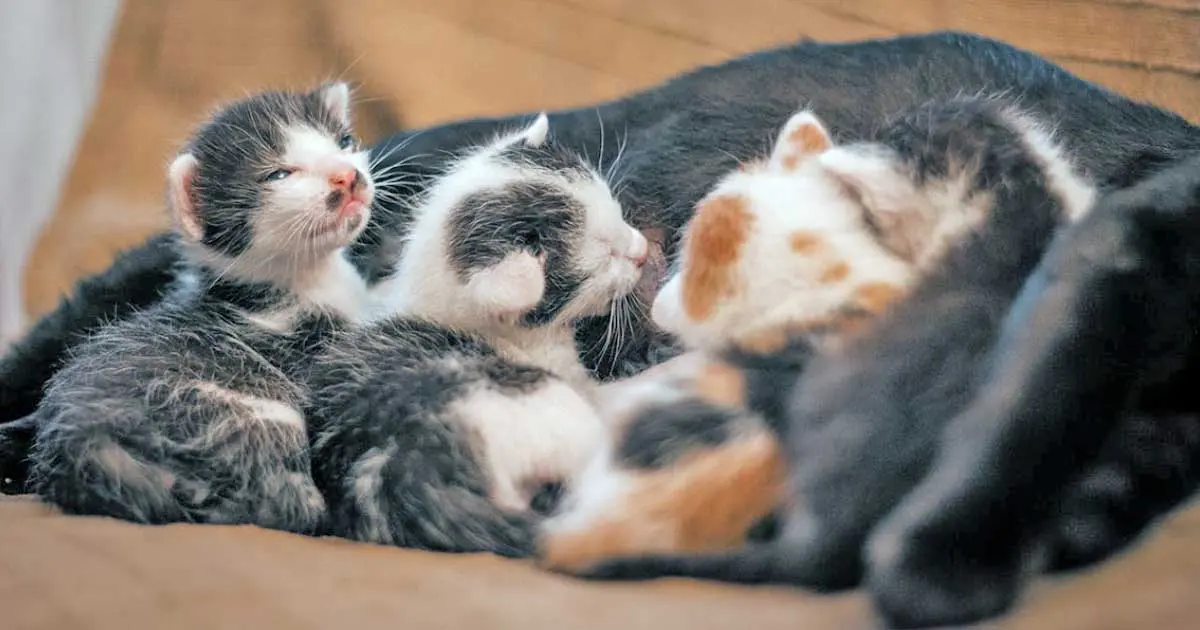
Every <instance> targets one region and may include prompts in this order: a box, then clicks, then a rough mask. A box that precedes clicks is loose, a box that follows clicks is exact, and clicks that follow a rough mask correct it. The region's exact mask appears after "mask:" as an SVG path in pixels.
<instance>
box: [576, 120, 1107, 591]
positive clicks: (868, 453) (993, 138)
mask: <svg viewBox="0 0 1200 630" xmlns="http://www.w3.org/2000/svg"><path fill="white" fill-rule="evenodd" d="M800 116H804V114H801V115H800ZM795 121H796V119H793V122H795ZM785 134H792V135H794V136H795V137H796V138H797V139H799V140H801V141H802V144H803V146H806V147H814V148H815V149H816V150H813V151H804V152H799V154H797V155H786V154H785V155H783V156H781V159H780V160H779V162H778V166H776V167H775V168H777V169H778V170H779V173H780V174H779V176H778V177H779V182H780V184H781V186H782V184H783V183H785V182H788V181H789V179H788V178H789V177H790V178H792V180H791V181H792V182H793V184H792V185H793V187H792V188H791V189H790V191H789V190H788V189H786V188H783V187H780V188H777V189H776V190H777V191H778V195H779V196H778V199H781V200H786V202H785V204H784V205H782V206H780V207H781V208H783V210H781V211H779V212H777V213H773V214H772V215H770V217H764V216H763V215H762V214H760V213H753V214H752V213H751V212H750V211H748V210H747V208H754V207H756V204H755V203H754V200H755V196H754V194H755V193H758V194H762V193H763V192H764V191H768V190H771V188H770V187H768V186H763V185H760V186H758V187H757V188H756V189H755V190H753V191H750V190H747V191H742V192H740V193H739V194H732V195H723V196H717V197H714V198H711V199H710V201H709V203H710V204H713V202H714V201H715V202H716V203H715V204H713V205H711V206H710V208H711V209H713V210H715V211H718V212H720V213H721V217H722V218H721V220H720V224H722V225H724V226H726V228H725V229H722V230H720V231H719V232H713V233H711V235H710V236H711V237H712V238H711V239H710V240H709V241H708V242H707V250H706V256H705V258H704V259H703V260H705V261H706V263H707V264H706V265H705V266H697V265H695V264H694V262H693V264H692V266H691V268H686V267H685V269H684V273H683V274H681V275H680V276H677V277H675V278H673V279H672V280H670V281H669V282H668V283H667V284H666V285H665V286H664V288H663V290H662V292H661V293H660V295H659V300H658V301H656V304H655V308H654V312H655V317H656V320H657V321H660V322H663V323H664V324H665V325H666V326H667V327H668V328H670V329H672V330H674V331H676V332H677V333H678V334H679V335H680V337H682V338H683V339H684V340H685V341H688V342H689V343H691V344H693V345H698V344H710V345H711V344H714V343H729V344H731V345H732V346H733V347H734V348H736V349H738V352H735V353H725V354H724V355H723V356H721V358H720V361H719V362H718V364H720V363H724V364H726V365H729V366H730V367H728V368H724V372H725V373H727V374H728V376H727V377H725V378H724V379H723V381H724V383H725V384H724V385H722V390H723V391H726V392H729V393H727V394H724V395H725V396H727V397H728V398H730V399H732V400H734V401H735V402H741V403H743V404H744V405H745V406H746V407H749V408H750V409H751V410H753V411H757V412H758V413H760V414H761V415H763V416H764V417H765V418H766V420H767V421H768V423H769V424H772V425H774V427H775V431H776V432H777V433H778V435H779V436H780V442H779V444H781V445H782V459H783V460H784V461H785V462H786V467H787V469H788V471H789V472H788V473H787V479H788V486H787V490H786V492H784V493H782V496H783V499H784V500H783V501H782V512H781V513H780V521H781V525H780V526H781V531H780V533H779V536H778V538H777V540H775V541H774V542H771V543H768V544H760V545H751V546H745V547H742V548H739V549H736V550H732V551H723V552H720V553H705V554H697V555H672V554H669V553H661V552H657V553H651V554H649V555H644V556H642V557H629V558H618V559H614V560H605V561H602V562H600V563H598V564H595V565H593V566H591V567H588V568H585V569H584V570H583V571H581V572H582V573H583V574H585V575H589V576H592V577H618V578H646V577H653V576H660V575H685V576H693V577H704V578H712V579H721V580H728V581H738V582H784V583H791V584H797V585H802V586H808V587H812V588H838V587H843V586H849V585H853V584H854V583H856V582H857V580H858V579H859V575H860V572H861V567H860V549H861V545H862V544H863V541H864V540H865V538H866V536H867V535H868V533H869V531H870V529H871V527H872V526H873V525H874V524H875V523H876V522H877V520H878V519H879V518H880V517H882V516H883V515H884V514H886V513H887V511H888V510H889V509H890V508H891V506H893V505H895V504H896V502H898V501H899V500H900V498H901V497H902V496H903V494H904V493H905V492H906V491H907V490H908V489H909V488H911V487H912V484H913V483H915V480H916V479H918V478H919V476H920V474H921V473H922V471H923V470H924V468H925V467H926V466H927V465H928V463H929V461H930V459H931V457H932V453H933V450H934V449H935V448H936V445H937V443H938V439H939V436H940V431H941V429H942V427H943V426H944V425H945V423H946V422H947V421H948V420H949V419H950V418H951V417H953V414H954V413H955V412H956V410H957V409H958V408H959V407H960V406H961V405H962V404H963V403H964V402H965V401H966V400H967V397H968V396H969V393H970V391H971V390H972V387H973V385H974V382H975V379H976V376H977V372H978V370H979V368H980V366H981V365H982V364H983V361H982V357H984V356H985V355H986V353H987V351H988V350H989V349H990V346H991V343H992V342H993V341H994V336H995V333H996V328H997V326H998V324H999V322H1000V320H1001V319H1002V318H1003V316H1004V314H1005V312H1007V309H1008V306H1009V304H1011V301H1012V299H1013V297H1014V296H1015V294H1016V292H1017V290H1018V289H1019V287H1020V285H1021V283H1022V282H1023V280H1024V278H1025V277H1026V276H1027V275H1028V274H1029V272H1030V271H1031V270H1032V269H1033V267H1034V265H1036V264H1037V261H1038V260H1039V259H1040V256H1041V254H1042V252H1043V251H1044V250H1045V247H1046V246H1047V244H1048V242H1049V240H1050V239H1051V238H1052V237H1053V235H1054V234H1055V232H1056V230H1057V229H1058V227H1059V226H1061V225H1062V224H1064V223H1066V222H1069V221H1071V220H1074V219H1075V218H1077V217H1079V216H1081V215H1083V214H1084V213H1085V212H1086V211H1087V210H1088V209H1089V208H1090V205H1091V203H1092V199H1093V196H1094V193H1093V189H1092V188H1091V186H1090V185H1089V183H1088V182H1086V181H1085V180H1084V179H1083V178H1082V177H1080V176H1079V175H1077V174H1076V173H1075V172H1074V169H1073V167H1072V165H1071V162H1070V161H1069V159H1068V158H1067V157H1066V156H1065V155H1064V154H1063V153H1062V151H1061V150H1059V149H1058V148H1057V147H1056V145H1055V144H1054V143H1053V142H1052V140H1051V139H1050V137H1049V135H1048V134H1046V133H1045V132H1044V131H1042V130H1041V128H1040V126H1039V125H1038V124H1037V123H1036V122H1035V121H1033V120H1031V119H1029V118H1028V117H1026V116H1025V115H1023V114H1021V113H1020V112H1019V111H1017V110H1015V109H1013V108H1012V107H1010V106H1008V105H1007V104H1005V103H1004V102H1003V101H1000V100H992V99H971V100H960V101H950V102H944V103H935V104H930V105H928V106H925V107H922V108H918V109H917V110H915V111H910V112H907V113H906V114H905V115H902V116H899V117H898V118H897V119H896V120H893V121H891V122H889V123H888V124H886V125H884V126H883V127H882V128H881V129H880V131H879V132H878V133H877V134H876V136H875V139H874V140H873V141H872V142H863V143H854V144H849V145H844V146H834V145H833V143H832V142H831V141H830V140H829V137H828V134H826V133H825V132H824V130H823V128H822V127H821V126H820V125H819V124H815V121H811V120H810V121H809V122H807V123H804V122H801V124H799V125H798V126H796V127H795V128H794V129H793V130H792V131H790V132H785ZM776 155H777V156H778V148H777V153H776ZM774 161H775V160H774V158H773V159H772V160H771V161H769V162H768V163H767V165H766V168H768V169H770V168H772V164H773V163H774ZM779 167H782V168H779ZM762 168H764V167H763V166H762V165H751V166H750V167H748V168H747V170H746V173H745V174H743V175H741V177H749V176H750V175H752V174H753V173H754V172H755V171H757V170H759V169H762ZM731 181H736V178H735V179H733V180H731ZM788 205H790V206H791V212H790V213H789V212H788V211H787V210H786V208H787V206H788ZM706 211H709V208H702V209H701V210H700V211H699V213H698V214H697V217H696V219H695V220H694V221H695V223H694V224H693V227H692V229H696V228H698V227H701V226H703V224H704V222H706V221H712V222H714V223H716V222H717V220H716V218H715V217H711V218H705V216H704V215H705V212H706ZM810 214H815V217H809V216H808V215H810ZM802 217H805V218H802ZM802 221H808V223H807V224H804V223H801V222H802ZM818 221H820V223H818ZM728 226H745V227H743V228H740V229H734V230H731V229H729V227H728ZM813 228H819V229H813ZM757 229H763V230H767V233H768V234H774V243H773V244H771V243H763V244H759V245H758V246H757V247H748V246H747V247H742V244H743V243H744V244H746V245H750V244H753V243H755V242H756V241H755V240H753V238H751V237H752V235H753V234H755V232H754V230H757ZM730 234H733V235H735V236H734V237H730V236H729V235H730ZM689 236H691V235H689ZM698 242H700V239H696V241H695V242H694V243H691V244H689V245H685V247H684V251H685V256H686V255H687V253H689V251H690V250H689V249H688V248H689V246H690V247H693V248H694V247H696V245H695V243H698ZM789 250H790V251H789ZM730 252H731V253H730ZM798 252H799V253H802V254H803V259H804V260H805V263H804V264H802V265H799V266H797V265H782V264H780V261H783V260H788V256H789V255H790V256H795V255H796V253H798ZM688 272H691V276H690V277H689V276H688V275H687V274H688ZM697 272H699V273H697ZM759 282H762V283H763V284H757V283H759ZM756 287H757V288H758V290H755V288H756ZM830 332H833V335H832V336H830V335H829V333H830ZM739 353H740V356H739ZM747 358H749V359H750V360H747ZM709 369H710V370H711V369H712V368H711V367H710V368H709ZM713 389H714V388H713V387H712V386H711V385H710V386H708V389H707V391H712V390H713ZM648 420H649V421H653V418H652V417H651V418H649V419H648ZM720 448H723V447H719V448H718V450H717V452H718V453H719V452H720ZM757 455H758V457H759V458H760V459H758V460H746V461H743V462H741V463H740V468H734V470H740V469H744V468H748V467H753V466H758V467H759V468H761V469H764V470H776V468H768V467H767V464H768V463H773V462H771V460H770V458H774V457H779V456H780V455H779V453H777V452H775V451H772V450H771V449H768V448H763V449H761V450H760V451H759V452H758V453H757ZM720 474H721V473H720V471H715V472H714V473H713V477H714V478H715V479H716V481H715V482H712V483H709V484H708V485H709V486H711V487H715V488H722V487H729V486H730V485H731V484H728V483H726V484H725V485H724V486H722V485H721V483H720V482H721V478H720ZM761 479H764V480H766V481H764V482H760V483H759V484H757V485H756V486H755V488H756V490H757V492H759V493H763V494H765V495H766V496H768V497H775V496H780V494H779V490H778V488H779V486H780V484H782V480H781V479H779V478H771V477H770V476H769V475H763V476H762V477H761ZM729 489H730V490H731V491H738V492H742V493H749V492H751V491H750V490H749V489H747V488H745V487H742V488H732V487H729ZM686 490H687V491H688V492H691V493H695V494H701V495H702V494H703V493H704V492H705V485H704V484H696V485H695V486H689V487H687V488H686ZM741 501H742V502H743V503H745V502H746V501H745V499H744V498H743V499H741ZM767 503H768V501H766V500H764V501H762V502H761V503H760V504H759V506H760V508H761V507H762V506H764V505H766V504H767ZM703 504H704V505H718V504H719V502H718V501H717V500H716V499H715V498H709V499H707V500H706V501H705V502H703ZM746 516H747V515H742V521H741V522H742V523H744V522H746V518H745V517H746ZM631 555H632V554H631Z"/></svg>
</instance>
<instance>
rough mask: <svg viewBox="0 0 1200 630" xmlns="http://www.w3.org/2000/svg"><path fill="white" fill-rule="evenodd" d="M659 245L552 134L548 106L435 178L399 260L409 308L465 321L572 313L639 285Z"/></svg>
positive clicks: (542, 319) (565, 320) (566, 320)
mask: <svg viewBox="0 0 1200 630" xmlns="http://www.w3.org/2000/svg"><path fill="white" fill-rule="evenodd" d="M648 251H649V249H648V243H647V242H646V239H645V238H644V237H643V236H642V234H641V233H640V232H638V231H637V230H636V229H634V228H633V227H631V226H630V225H629V224H627V223H626V222H625V220H624V218H623V216H622V210H621V206H620V205H619V204H618V203H617V201H616V199H615V198H614V197H613V195H612V191H611V190H610V188H609V185H608V183H607V182H606V181H605V180H604V179H603V178H602V177H601V176H600V175H599V174H598V173H597V172H596V170H595V169H593V168H591V167H590V166H589V165H588V164H587V163H586V162H585V161H584V160H583V159H582V158H581V157H580V156H579V155H578V154H577V153H575V152H572V151H570V150H568V149H566V148H564V147H561V146H558V145H556V144H555V143H554V142H553V141H552V140H551V139H550V138H549V120H548V118H547V117H546V115H545V114H542V115H540V116H539V117H538V118H537V119H536V120H535V121H534V122H533V123H532V124H530V125H529V126H528V127H527V128H525V129H523V130H521V131H519V132H515V133H509V134H506V135H503V136H501V137H499V138H498V139H496V140H495V141H493V142H491V143H489V144H487V145H484V146H482V147H477V148H476V149H474V150H473V151H471V152H469V153H468V154H466V155H465V156H464V157H463V158H462V159H460V160H458V161H456V162H455V163H454V164H453V165H452V166H451V167H450V169H449V170H448V171H447V172H446V173H445V174H444V175H443V176H442V177H441V178H440V179H439V180H438V181H437V182H435V183H434V184H433V185H432V186H431V187H430V189H429V192H428V194H427V195H426V196H425V197H424V198H423V199H422V200H421V202H420V207H419V208H417V209H416V211H415V213H414V223H413V227H412V228H411V232H410V234H409V236H408V242H407V244H406V246H405V251H404V253H403V254H402V256H401V263H400V265H399V269H398V272H397V274H398V276H399V277H400V279H401V281H402V284H403V285H404V288H403V289H402V290H401V293H402V294H403V295H402V297H401V299H402V300H404V301H405V302H406V304H405V306H404V307H402V309H403V310H405V311H407V312H409V313H413V314H419V315H422V316H426V317H432V318H436V319H438V320H439V321H443V322H446V323H448V324H451V325H455V326H459V327H463V328H473V327H479V326H491V325H494V324H497V323H507V324H515V325H519V326H522V327H526V328H532V327H538V326H545V325H565V324H570V323H572V322H574V321H575V320H577V319H579V318H581V317H585V316H590V315H598V314H602V313H607V312H608V311H609V309H610V308H611V307H612V305H613V304H614V301H615V300H618V299H621V298H623V297H624V296H626V295H628V294H629V293H630V291H631V290H632V289H633V288H634V286H635V285H636V284H637V281H638V279H639V277H640V275H641V270H642V266H643V264H644V262H645V260H646V256H647V254H648Z"/></svg>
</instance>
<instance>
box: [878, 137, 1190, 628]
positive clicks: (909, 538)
mask: <svg viewBox="0 0 1200 630" xmlns="http://www.w3.org/2000/svg"><path fill="white" fill-rule="evenodd" d="M1197 239H1200V154H1197V155H1196V156H1195V157H1193V158H1191V159H1190V160H1188V161H1185V162H1182V163H1180V164H1179V165H1178V166H1176V167H1174V168H1172V169H1169V170H1167V171H1164V172H1163V173H1161V174H1159V175H1157V176H1155V177H1153V178H1151V179H1149V180H1147V181H1146V182H1144V183H1142V184H1140V185H1138V186H1135V187H1133V188H1130V189H1128V190H1124V191H1121V192H1116V193H1112V194H1111V195H1108V196H1106V197H1105V198H1103V199H1102V200H1101V201H1100V202H1099V203H1098V204H1097V206H1096V208H1095V210H1094V211H1093V212H1092V213H1091V215H1090V216H1088V217H1086V218H1085V219H1084V220H1082V221H1081V222H1080V223H1079V224H1077V225H1075V226H1073V227H1072V228H1071V229H1069V230H1067V231H1066V232H1065V233H1064V234H1063V235H1061V237H1060V238H1059V239H1058V240H1057V242H1056V243H1055V244H1054V246H1053V248H1052V249H1051V250H1050V251H1049V253H1048V254H1047V255H1046V257H1045V258H1044V260H1043V261H1042V263H1041V264H1040V265H1039V267H1038V269H1037V270H1036V272H1035V273H1034V274H1033V276H1032V277H1031V278H1030V279H1029V281H1028V282H1026V283H1025V285H1024V287H1023V289H1022V291H1021V293H1020V294H1019V296H1018V297H1017V300H1016V304H1015V305H1014V307H1013V308H1012V310H1011V311H1010V312H1009V313H1008V316H1007V317H1006V318H1005V319H1004V321H1003V323H1002V326H1001V329H1000V330H1001V334H1000V338H999V341H998V343H997V344H996V345H995V349H994V350H993V351H992V353H991V355H990V356H989V360H988V362H987V364H986V367H985V369H984V374H983V376H984V377H985V378H986V381H985V383H986V385H984V386H983V387H982V388H980V390H979V391H978V392H977V393H976V394H975V396H973V397H972V398H971V400H970V403H969V404H968V405H967V406H966V409H965V410H964V411H962V413H961V414H959V415H958V416H957V417H956V418H955V419H954V420H953V421H952V422H951V423H950V426H949V427H948V428H947V431H946V433H945V434H944V436H943V438H942V441H941V443H942V445H943V446H942V448H941V449H940V453H939V455H938V457H937V459H936V460H935V461H934V463H933V466H932V470H931V471H930V472H929V473H928V474H927V475H925V476H924V477H923V479H922V481H921V482H920V484H919V485H917V486H916V488H915V489H914V490H912V492H911V493H910V494H909V495H908V496H907V497H906V498H905V499H904V501H903V502H901V503H900V504H899V505H898V506H897V507H896V509H894V510H892V511H891V513H890V514H889V516H888V517H887V519H885V520H884V521H883V522H882V523H880V524H879V525H878V526H877V527H876V528H875V530H874V531H873V532H872V534H871V537H870V540H869V541H868V544H867V547H866V553H865V561H866V564H867V584H868V585H869V586H870V590H871V593H872V596H873V598H874V600H875V602H876V604H877V607H878V608H879V610H880V611H882V613H883V614H884V617H885V618H886V619H887V620H888V621H889V622H890V623H891V624H892V625H893V626H897V627H918V626H930V625H949V624H958V623H967V622H971V621H974V620H976V619H980V618H984V617H988V616H992V615H995V614H997V613H999V612H1001V611H1003V610H1005V609H1007V608H1008V607H1009V606H1011V605H1012V603H1013V602H1014V600H1015V599H1016V598H1017V596H1018V595H1019V594H1020V592H1021V587H1022V586H1023V584H1024V583H1025V580H1024V579H1023V578H1024V577H1025V576H1027V575H1028V574H1029V572H1030V571H1032V570H1034V569H1036V568H1037V567H1038V566H1040V565H1043V564H1045V563H1047V562H1048V563H1049V566H1050V567H1051V568H1059V569H1064V568H1073V567H1076V566H1083V565H1087V564H1090V563H1091V562H1095V561H1097V560H1101V559H1103V558H1106V557H1108V556H1110V555H1111V554H1113V553H1114V552H1115V551H1117V550H1119V549H1122V548H1123V547H1124V546H1125V545H1127V544H1128V543H1129V542H1131V541H1132V540H1134V539H1135V538H1136V537H1137V535H1138V534H1140V533H1141V532H1142V531H1144V530H1145V528H1146V527H1147V526H1148V525H1149V524H1150V523H1152V522H1154V521H1155V520H1156V519H1158V518H1160V517H1161V516H1162V515H1163V514H1164V513H1166V512H1167V511H1169V510H1170V509H1172V508H1173V507H1175V506H1177V505H1179V504H1180V503H1181V502H1182V501H1184V500H1185V499H1186V498H1187V497H1189V496H1192V495H1193V494H1194V493H1195V491H1196V489H1197V486H1198V485H1200V417H1198V416H1197V409H1198V408H1200V405H1198V402H1200V401H1197V399H1196V394H1195V379H1196V365H1197V363H1196V343H1195V341H1196V339H1195V326H1194V322H1195V316H1196V313H1197V311H1196V309H1197V307H1198V305H1200V301H1197V297H1198V296H1200V252H1198V250H1197V248H1196V246H1195V243H1196V242H1198V241H1197ZM949 549H953V553H947V550H949Z"/></svg>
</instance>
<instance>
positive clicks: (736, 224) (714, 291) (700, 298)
mask: <svg viewBox="0 0 1200 630" xmlns="http://www.w3.org/2000/svg"><path fill="white" fill-rule="evenodd" d="M753 221H754V216H753V215H751V214H750V212H749V211H747V210H746V201H745V199H742V198H741V197H734V196H721V197H714V198H712V199H709V200H707V201H704V202H703V203H701V204H700V206H699V207H698V208H697V209H696V216H695V217H693V218H692V222H691V224H690V225H689V226H688V231H687V235H686V237H685V240H686V241H687V242H686V244H685V245H684V247H685V249H686V260H687V264H686V266H685V267H684V271H683V310H684V312H685V313H687V315H688V317H690V318H692V319H693V320H702V319H705V318H707V317H708V316H709V315H711V314H712V312H713V310H715V309H716V306H717V302H718V301H719V300H721V299H724V298H727V297H730V296H732V295H734V293H735V292H736V288H737V279H736V278H735V277H734V273H733V267H734V265H735V263H736V262H737V259H738V255H739V253H740V252H741V249H742V245H743V244H744V243H745V242H746V238H747V237H748V235H749V232H750V225H751V223H752V222H753Z"/></svg>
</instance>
